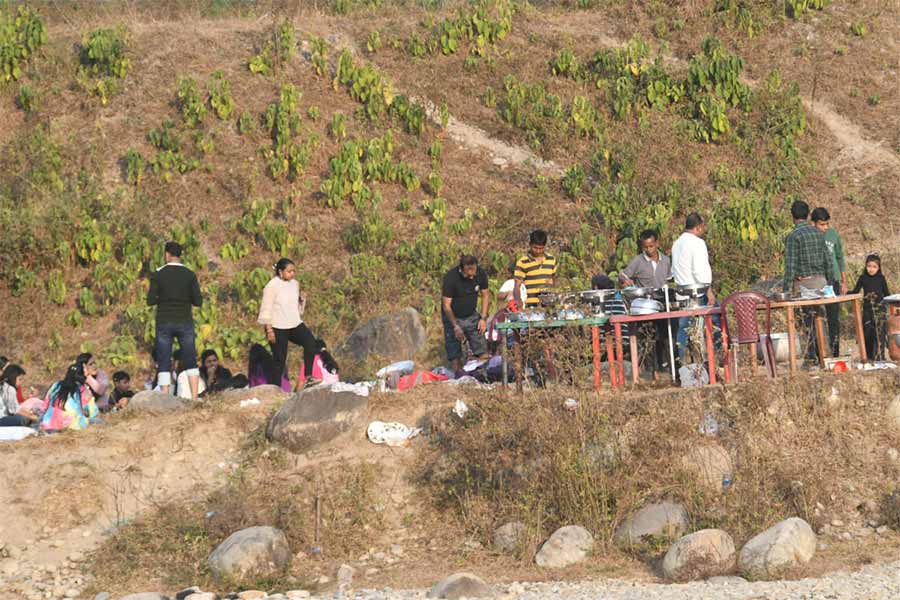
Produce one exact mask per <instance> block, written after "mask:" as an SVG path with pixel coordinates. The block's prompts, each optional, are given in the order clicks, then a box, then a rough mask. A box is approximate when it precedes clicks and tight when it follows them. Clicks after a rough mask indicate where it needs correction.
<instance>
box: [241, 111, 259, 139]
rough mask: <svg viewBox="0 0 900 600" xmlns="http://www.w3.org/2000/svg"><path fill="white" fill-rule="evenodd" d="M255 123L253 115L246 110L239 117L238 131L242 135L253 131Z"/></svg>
mask: <svg viewBox="0 0 900 600" xmlns="http://www.w3.org/2000/svg"><path fill="white" fill-rule="evenodd" d="M255 123H256V121H255V120H254V119H253V115H251V114H250V113H249V112H248V111H246V110H245V111H244V112H242V113H241V116H239V117H238V122H237V128H238V133H240V134H241V135H247V134H248V133H252V132H253V130H254V128H255Z"/></svg>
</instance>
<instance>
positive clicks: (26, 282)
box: [12, 267, 37, 296]
mask: <svg viewBox="0 0 900 600" xmlns="http://www.w3.org/2000/svg"><path fill="white" fill-rule="evenodd" d="M36 280H37V276H36V275H35V274H34V271H32V270H31V269H28V268H26V267H16V272H15V273H14V274H13V282H12V295H13V296H21V295H22V292H24V291H25V290H27V289H29V288H31V287H32V286H33V285H34V283H35V281H36Z"/></svg>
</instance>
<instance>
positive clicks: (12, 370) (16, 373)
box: [0, 365, 37, 427]
mask: <svg viewBox="0 0 900 600" xmlns="http://www.w3.org/2000/svg"><path fill="white" fill-rule="evenodd" d="M24 381H25V369H23V368H22V367H20V366H19V365H7V366H6V368H4V369H3V374H2V375H0V427H27V426H28V425H29V424H31V422H32V421H34V420H35V419H36V418H37V417H36V415H34V414H32V413H31V412H29V411H27V410H23V409H22V407H21V406H20V405H21V404H22V403H23V402H24V401H25V400H24V398H23V396H22V384H23V383H24Z"/></svg>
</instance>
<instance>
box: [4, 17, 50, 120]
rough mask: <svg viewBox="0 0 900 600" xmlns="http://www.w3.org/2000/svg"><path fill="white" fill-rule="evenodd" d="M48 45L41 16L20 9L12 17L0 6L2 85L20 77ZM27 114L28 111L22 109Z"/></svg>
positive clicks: (45, 29)
mask: <svg viewBox="0 0 900 600" xmlns="http://www.w3.org/2000/svg"><path fill="white" fill-rule="evenodd" d="M46 43H47V28H46V27H45V26H44V22H43V20H42V19H41V17H40V15H39V14H38V13H37V12H36V11H34V10H32V9H30V8H28V7H27V6H19V7H18V8H17V9H16V12H15V14H13V12H12V7H11V6H10V8H9V10H8V11H7V10H6V9H5V7H3V6H0V74H2V76H3V81H4V82H8V81H16V80H18V79H19V78H20V77H22V68H23V67H24V66H25V63H27V62H28V61H29V60H30V59H31V57H32V56H33V55H34V53H35V52H37V51H38V50H39V49H40V48H41V46H43V45H44V44H46ZM25 110H27V109H25Z"/></svg>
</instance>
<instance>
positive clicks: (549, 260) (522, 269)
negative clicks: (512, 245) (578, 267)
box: [515, 253, 556, 306]
mask: <svg viewBox="0 0 900 600" xmlns="http://www.w3.org/2000/svg"><path fill="white" fill-rule="evenodd" d="M555 276H556V259H555V258H553V257H552V256H550V255H549V254H545V255H544V256H542V257H540V258H535V257H533V256H531V254H530V253H529V254H526V255H525V256H523V257H522V258H520V259H519V260H517V261H516V271H515V278H516V279H518V280H520V281H521V282H522V283H523V284H525V287H526V288H528V300H527V301H526V306H536V305H537V304H540V299H538V294H540V293H541V292H544V291H546V290H547V289H548V288H549V287H550V284H551V283H553V278H554V277H555Z"/></svg>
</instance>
